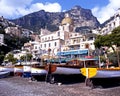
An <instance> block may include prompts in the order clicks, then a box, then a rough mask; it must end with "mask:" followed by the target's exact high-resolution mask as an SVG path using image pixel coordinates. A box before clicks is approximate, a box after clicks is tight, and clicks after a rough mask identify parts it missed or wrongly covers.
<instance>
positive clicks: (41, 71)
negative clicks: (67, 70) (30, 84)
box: [31, 66, 47, 76]
mask: <svg viewBox="0 0 120 96" xmlns="http://www.w3.org/2000/svg"><path fill="white" fill-rule="evenodd" d="M46 74H47V71H46V69H45V66H32V67H31V75H32V76H41V75H46Z"/></svg>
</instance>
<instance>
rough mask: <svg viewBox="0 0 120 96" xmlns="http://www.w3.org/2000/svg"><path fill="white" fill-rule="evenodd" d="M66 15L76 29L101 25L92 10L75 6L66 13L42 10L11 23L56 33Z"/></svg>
mask: <svg viewBox="0 0 120 96" xmlns="http://www.w3.org/2000/svg"><path fill="white" fill-rule="evenodd" d="M66 13H68V14H69V15H70V17H71V19H72V20H73V23H74V26H75V27H76V28H80V27H84V26H87V27H90V28H96V27H98V26H99V25H100V23H99V22H98V20H97V18H96V17H94V16H93V14H92V12H91V10H89V9H84V8H81V7H80V6H75V7H73V8H72V9H70V10H68V11H65V12H56V13H50V12H45V11H44V10H41V11H38V12H34V13H31V14H28V15H26V16H23V17H21V18H18V19H14V20H11V21H12V22H14V23H16V24H18V25H20V26H22V27H23V28H27V29H30V30H33V31H35V32H38V31H39V30H40V29H41V28H47V29H48V30H50V31H56V30H58V26H59V25H60V23H61V21H62V19H63V18H64V15H65V14H66Z"/></svg>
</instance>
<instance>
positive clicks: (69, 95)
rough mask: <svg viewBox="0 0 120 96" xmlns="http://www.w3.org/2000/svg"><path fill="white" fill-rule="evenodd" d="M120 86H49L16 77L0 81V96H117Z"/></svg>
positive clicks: (75, 84) (83, 84) (78, 83)
mask: <svg viewBox="0 0 120 96" xmlns="http://www.w3.org/2000/svg"><path fill="white" fill-rule="evenodd" d="M119 91H120V86H116V87H109V88H102V89H101V88H95V89H91V88H89V87H86V86H85V83H84V82H77V83H71V84H60V85H58V84H50V83H46V82H45V81H31V80H30V79H29V78H22V77H18V76H14V77H8V78H2V79H0V94H1V95H0V96H119V95H118V94H119Z"/></svg>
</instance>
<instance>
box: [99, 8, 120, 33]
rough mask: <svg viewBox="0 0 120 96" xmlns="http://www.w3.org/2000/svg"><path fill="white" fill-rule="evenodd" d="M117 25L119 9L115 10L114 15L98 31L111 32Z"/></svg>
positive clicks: (118, 22) (119, 16)
mask: <svg viewBox="0 0 120 96" xmlns="http://www.w3.org/2000/svg"><path fill="white" fill-rule="evenodd" d="M118 26H120V9H118V10H117V12H116V13H115V14H114V16H112V17H111V18H110V19H108V20H107V21H106V24H105V25H104V27H102V28H101V30H100V33H101V34H102V35H105V34H111V32H112V30H113V29H114V28H116V27H118Z"/></svg>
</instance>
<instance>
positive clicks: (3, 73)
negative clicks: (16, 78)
mask: <svg viewBox="0 0 120 96" xmlns="http://www.w3.org/2000/svg"><path fill="white" fill-rule="evenodd" d="M9 75H10V72H9V71H1V72H0V78H5V77H8V76H9Z"/></svg>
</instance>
